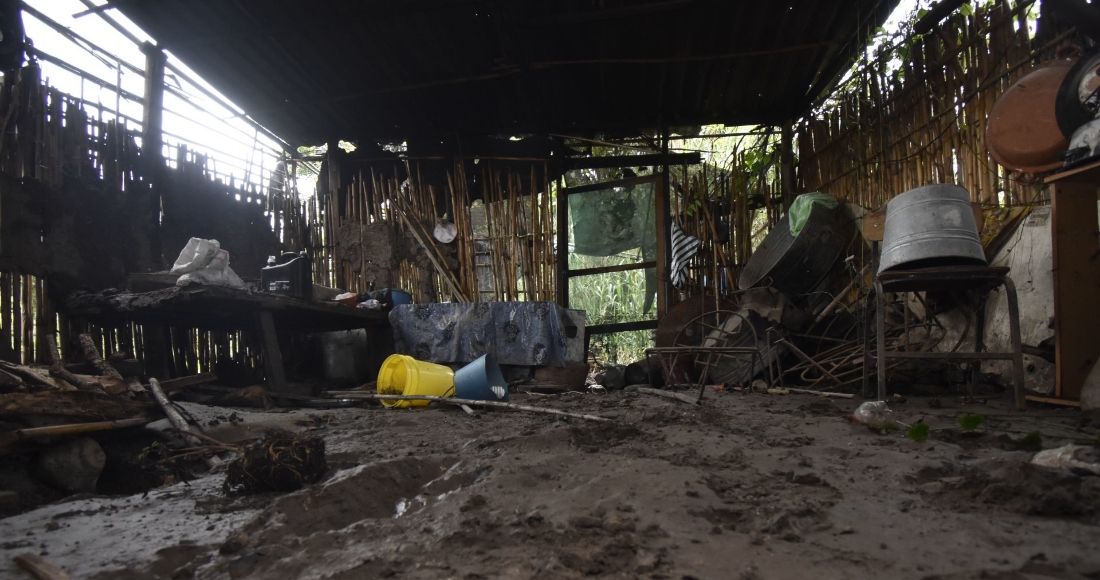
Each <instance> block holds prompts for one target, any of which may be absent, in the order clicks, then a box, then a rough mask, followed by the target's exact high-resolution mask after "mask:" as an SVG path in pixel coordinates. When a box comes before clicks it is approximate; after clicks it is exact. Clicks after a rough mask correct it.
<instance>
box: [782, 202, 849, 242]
mask: <svg viewBox="0 0 1100 580" xmlns="http://www.w3.org/2000/svg"><path fill="white" fill-rule="evenodd" d="M814 204H817V205H820V206H822V207H826V208H828V209H834V208H835V207H836V206H838V205H840V202H839V201H837V200H836V198H834V197H833V196H831V195H829V194H827V193H821V192H820V191H815V192H813V193H803V194H802V195H800V196H798V197H796V198H794V202H792V203H791V209H790V212H789V213H790V216H791V235H792V236H794V237H796V238H797V237H798V234H799V233H800V232H801V231H802V226H804V225H806V220H808V219H810V212H811V211H812V210H813V208H814Z"/></svg>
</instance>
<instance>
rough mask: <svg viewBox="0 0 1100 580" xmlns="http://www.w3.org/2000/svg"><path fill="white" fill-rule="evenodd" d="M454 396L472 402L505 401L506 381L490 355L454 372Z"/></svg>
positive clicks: (483, 356) (506, 398)
mask: <svg viewBox="0 0 1100 580" xmlns="http://www.w3.org/2000/svg"><path fill="white" fill-rule="evenodd" d="M454 382H455V396H456V397H458V398H459V399H471V400H474V401H507V400H508V381H506V380H504V375H503V374H502V373H501V372H500V365H498V364H497V359H496V357H494V356H493V355H491V354H486V355H482V356H481V358H479V359H477V360H475V361H474V362H472V363H470V364H468V365H466V366H464V367H462V368H460V369H458V370H457V371H455V380H454Z"/></svg>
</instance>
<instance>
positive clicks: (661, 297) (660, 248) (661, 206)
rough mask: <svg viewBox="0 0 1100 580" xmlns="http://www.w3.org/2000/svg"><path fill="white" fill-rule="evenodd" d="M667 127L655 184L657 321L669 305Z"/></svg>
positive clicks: (662, 140) (669, 246)
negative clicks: (659, 168)
mask: <svg viewBox="0 0 1100 580" xmlns="http://www.w3.org/2000/svg"><path fill="white" fill-rule="evenodd" d="M668 136H669V135H668V127H665V128H664V130H662V131H661V155H662V156H663V157H664V164H663V165H662V166H661V179H660V181H658V182H657V191H656V192H655V193H656V197H657V199H656V203H657V207H656V210H655V216H656V218H657V320H660V319H661V318H664V316H665V312H667V311H668V309H669V307H670V306H672V304H671V294H672V292H670V291H669V280H670V278H669V272H668V267H669V263H670V258H671V257H672V238H671V232H672V203H671V199H672V196H671V195H670V192H669V189H670V188H669V183H670V182H669V171H668V163H669V159H668Z"/></svg>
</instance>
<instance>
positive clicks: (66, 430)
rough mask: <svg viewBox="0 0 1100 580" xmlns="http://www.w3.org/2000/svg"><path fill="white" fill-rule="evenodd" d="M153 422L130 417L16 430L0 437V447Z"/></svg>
mask: <svg viewBox="0 0 1100 580" xmlns="http://www.w3.org/2000/svg"><path fill="white" fill-rule="evenodd" d="M152 421H153V419H152V418H150V417H145V416H141V417H131V418H129V419H119V420H117V421H95V422H92V423H70V424H68V425H50V426H49V427H32V428H29V429H16V430H15V431H10V432H8V433H5V434H3V435H0V447H2V446H3V445H6V444H10V443H14V442H15V441H20V440H23V439H34V438H36V437H52V436H55V435H76V434H77V433H91V432H93V431H111V430H113V429H123V428H125V427H136V426H138V425H145V424H148V423H151V422H152Z"/></svg>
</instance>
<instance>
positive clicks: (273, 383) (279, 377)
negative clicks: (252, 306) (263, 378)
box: [256, 310, 287, 393]
mask: <svg viewBox="0 0 1100 580" xmlns="http://www.w3.org/2000/svg"><path fill="white" fill-rule="evenodd" d="M256 316H257V318H258V319H259V329H260V337H261V338H262V339H263V348H264V370H265V371H266V373H267V383H268V386H269V387H270V388H269V390H270V391H272V392H275V393H283V392H286V390H287V388H286V375H284V374H283V353H282V351H280V350H279V337H278V335H276V334H275V319H274V318H272V316H271V311H270V310H261V311H260V312H259V314H257V315H256Z"/></svg>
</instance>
